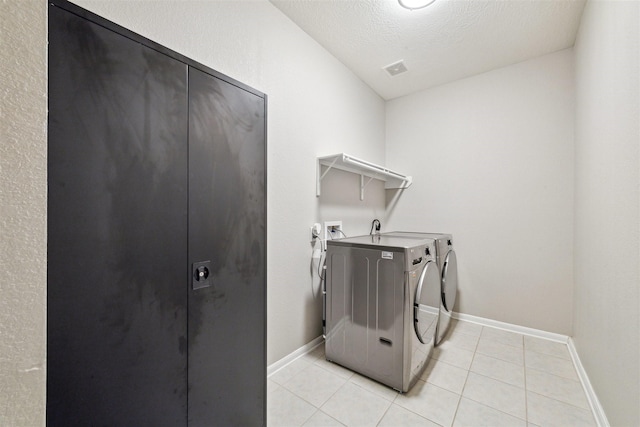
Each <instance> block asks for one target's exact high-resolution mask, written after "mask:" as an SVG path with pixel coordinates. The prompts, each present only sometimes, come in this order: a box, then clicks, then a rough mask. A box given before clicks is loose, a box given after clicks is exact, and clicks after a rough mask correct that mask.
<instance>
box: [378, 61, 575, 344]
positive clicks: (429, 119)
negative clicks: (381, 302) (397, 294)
mask: <svg viewBox="0 0 640 427" xmlns="http://www.w3.org/2000/svg"><path fill="white" fill-rule="evenodd" d="M572 73H573V70H572V52H571V50H564V51H560V52H557V53H554V54H550V55H546V56H543V57H539V58H536V59H532V60H529V61H526V62H522V63H519V64H516V65H512V66H509V67H505V68H500V69H497V70H494V71H490V72H487V73H484V74H481V75H478V76H474V77H471V78H467V79H464V80H459V81H456V82H453V83H450V84H446V85H442V86H439V87H435V88H432V89H429V90H426V91H423V92H419V93H416V94H413V95H409V96H406V97H403V98H398V99H395V100H393V101H390V102H388V103H387V146H386V152H387V164H388V166H389V167H391V168H394V169H396V170H398V171H400V172H402V173H406V174H409V175H413V178H414V184H413V186H412V187H410V188H409V189H407V190H405V191H404V193H403V194H402V195H401V196H400V198H399V199H398V203H397V205H396V206H395V207H393V206H392V209H391V211H390V212H388V215H387V217H388V219H387V221H388V224H386V227H385V228H386V229H387V230H391V229H408V230H424V231H433V232H435V231H438V232H448V233H452V234H453V237H454V246H455V247H456V251H457V254H458V270H459V294H458V299H457V302H456V307H455V310H456V311H459V312H462V313H465V314H471V315H476V316H481V317H486V318H489V319H495V320H499V321H503V322H508V323H513V324H517V325H522V326H527V327H532V328H537V329H542V330H545V331H551V332H556V333H562V334H570V333H571V321H572V288H573V266H572V257H573V253H572V243H573V218H572V217H573V149H574V147H573V123H574V115H573V109H574V104H573V78H572Z"/></svg>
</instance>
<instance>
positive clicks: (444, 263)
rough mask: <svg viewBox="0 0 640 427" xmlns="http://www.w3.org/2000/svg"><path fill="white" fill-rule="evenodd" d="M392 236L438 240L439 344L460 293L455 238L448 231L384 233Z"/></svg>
mask: <svg viewBox="0 0 640 427" xmlns="http://www.w3.org/2000/svg"><path fill="white" fill-rule="evenodd" d="M383 235H387V236H390V237H400V238H414V239H418V240H420V239H434V240H435V242H436V262H437V264H438V267H439V269H440V274H441V284H442V292H441V298H440V299H441V301H440V318H439V320H438V330H437V333H436V345H438V344H439V343H440V342H441V341H442V339H443V338H444V336H445V334H446V333H447V329H448V328H449V323H451V313H452V312H453V306H454V304H455V303H456V295H457V293H458V261H457V258H456V252H455V250H454V249H453V238H452V236H451V234H446V233H421V232H407V231H393V232H389V233H383Z"/></svg>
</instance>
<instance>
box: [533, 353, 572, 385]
mask: <svg viewBox="0 0 640 427" xmlns="http://www.w3.org/2000/svg"><path fill="white" fill-rule="evenodd" d="M524 359H525V367H527V368H532V369H537V370H538V371H543V372H547V373H549V374H554V375H557V376H559V377H564V378H568V379H570V380H574V381H579V379H578V374H576V370H575V368H574V367H573V362H572V361H571V360H566V359H562V358H559V357H554V356H549V355H547V354H542V353H536V352H535V351H529V350H526V351H525V355H524Z"/></svg>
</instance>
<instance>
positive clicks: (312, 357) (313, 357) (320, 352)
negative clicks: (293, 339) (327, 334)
mask: <svg viewBox="0 0 640 427" xmlns="http://www.w3.org/2000/svg"><path fill="white" fill-rule="evenodd" d="M324 358H325V355H324V344H320V345H319V346H317V347H316V348H314V349H313V350H312V351H310V352H309V353H307V354H304V355H302V356H301V357H300V359H302V360H304V361H306V362H309V363H315V362H316V361H317V360H318V359H324Z"/></svg>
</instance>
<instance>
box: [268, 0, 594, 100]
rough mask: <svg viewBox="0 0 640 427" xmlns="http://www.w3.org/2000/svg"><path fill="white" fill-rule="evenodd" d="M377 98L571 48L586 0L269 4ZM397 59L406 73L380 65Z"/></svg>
mask: <svg viewBox="0 0 640 427" xmlns="http://www.w3.org/2000/svg"><path fill="white" fill-rule="evenodd" d="M271 2H272V3H273V4H275V5H276V7H278V8H280V9H281V10H282V11H283V12H284V13H285V14H287V16H289V17H291V19H292V20H293V21H294V22H296V23H297V24H298V25H300V27H301V28H302V29H304V30H305V31H306V32H307V33H308V34H310V35H311V36H312V37H313V38H314V39H315V40H318V42H320V44H322V45H323V46H325V47H326V48H327V49H328V50H329V52H331V53H332V54H334V55H335V56H336V57H337V58H338V59H340V60H341V61H342V62H344V63H345V64H347V66H348V67H349V68H351V69H352V70H354V71H355V72H356V73H357V75H358V76H360V77H361V78H362V79H363V80H364V81H365V82H366V83H367V84H369V85H370V86H371V87H372V88H373V89H374V90H376V91H377V92H378V93H379V94H380V95H381V96H382V97H383V98H385V99H393V98H396V97H399V96H403V95H407V94H409V93H413V92H415V91H419V90H424V89H427V88H429V87H433V86H436V85H439V84H444V83H448V82H452V81H455V80H458V79H461V78H464V77H469V76H473V75H475V74H478V73H482V72H486V71H489V70H493V69H496V68H500V67H504V66H506V65H511V64H515V63H517V62H520V61H524V60H527V59H530V58H535V57H537V56H541V55H545V54H548V53H551V52H556V51H558V50H562V49H566V48H569V47H571V46H573V42H574V40H575V36H576V31H577V30H578V25H579V23H580V15H581V12H582V8H583V7H584V3H585V0H562V1H560V0H556V1H496V0H455V1H440V0H439V1H436V2H435V3H433V4H431V5H430V6H429V7H427V8H424V9H420V10H412V11H409V10H406V9H404V8H402V7H400V5H399V4H398V2H397V1H395V0H385V1H382V0H359V1H344V0H322V1H291V0H271ZM399 60H403V61H404V63H405V65H406V67H407V68H408V70H409V71H408V72H406V73H403V74H399V75H397V76H395V77H392V78H390V77H389V75H388V74H387V73H386V72H385V71H384V70H383V67H386V66H387V65H389V64H391V63H395V62H397V61H399Z"/></svg>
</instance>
